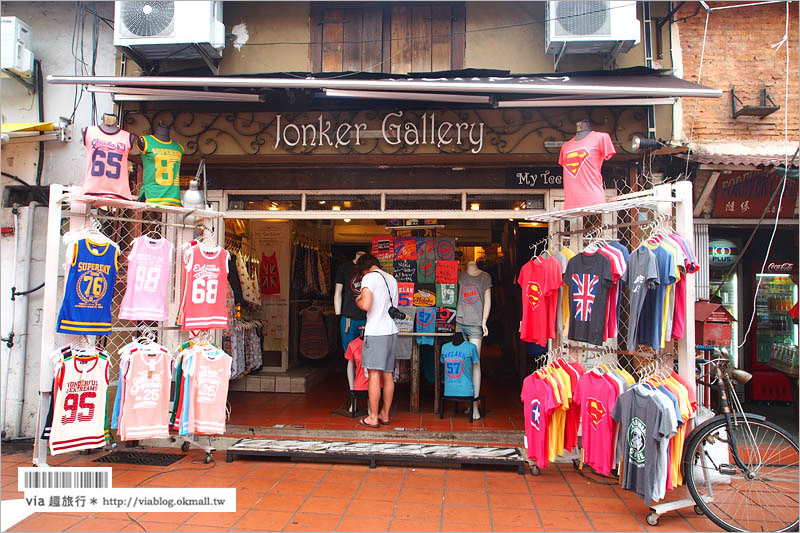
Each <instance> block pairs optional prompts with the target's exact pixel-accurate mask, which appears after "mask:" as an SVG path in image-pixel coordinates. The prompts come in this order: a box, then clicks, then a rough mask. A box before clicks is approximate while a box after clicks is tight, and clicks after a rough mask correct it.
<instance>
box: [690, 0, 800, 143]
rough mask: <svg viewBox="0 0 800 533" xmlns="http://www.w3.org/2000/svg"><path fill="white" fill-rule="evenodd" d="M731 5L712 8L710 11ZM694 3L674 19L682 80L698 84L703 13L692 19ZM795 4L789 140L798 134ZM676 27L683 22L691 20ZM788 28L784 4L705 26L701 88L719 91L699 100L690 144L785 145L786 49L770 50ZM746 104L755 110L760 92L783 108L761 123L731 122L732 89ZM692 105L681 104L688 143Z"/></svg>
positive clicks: (742, 11) (793, 11) (736, 12)
mask: <svg viewBox="0 0 800 533" xmlns="http://www.w3.org/2000/svg"><path fill="white" fill-rule="evenodd" d="M727 4H730V3H728V2H726V3H722V2H713V3H711V6H712V7H719V6H721V5H727ZM696 5H697V4H696V3H695V2H687V3H686V5H684V6H683V7H682V8H681V9H680V11H678V13H677V14H676V15H675V17H676V20H678V24H679V34H680V41H681V48H682V51H683V71H684V78H685V79H687V80H689V81H697V75H698V68H699V66H700V53H701V50H702V46H703V26H704V24H705V17H706V12H705V10H704V9H703V8H702V7H701V8H700V11H699V12H698V13H697V15H695V16H691V15H692V14H693V13H694V12H695V8H696ZM797 10H798V4H797V3H796V2H793V3H792V4H791V5H790V7H789V73H790V74H789V139H790V141H791V140H794V141H795V142H796V141H797V138H798V134H797V131H798V130H797V128H798V63H797V58H798V56H797V53H798V34H797V29H798V28H797V26H798V19H797ZM689 16H691V18H688V19H687V20H686V21H680V19H681V18H682V17H689ZM785 24H786V6H785V4H770V5H765V6H756V7H742V8H736V9H726V10H723V11H715V12H712V13H711V15H710V17H709V21H708V34H707V38H706V50H705V57H704V60H703V73H702V79H701V83H702V84H704V85H709V86H711V87H715V88H717V89H720V90H722V91H723V94H722V97H720V98H718V99H700V100H699V101H698V104H697V115H696V118H695V124H694V135H693V139H692V140H693V141H694V142H702V141H707V140H728V141H732V142H737V141H762V142H765V141H771V142H775V141H783V135H784V109H783V105H784V96H785V92H784V87H785V75H786V74H785V71H786V48H785V46H786V45H785V44H784V46H783V47H781V48H780V50H778V51H776V50H775V49H773V48H771V47H770V45H772V44H774V43H777V42H779V41H780V40H781V39H782V38H783V34H784V29H785ZM732 86H734V87H736V96H738V97H739V98H741V99H742V101H743V102H744V103H745V104H749V105H758V102H759V94H760V93H759V91H760V90H761V88H762V87H765V86H766V87H767V92H768V93H769V95H770V96H771V97H772V99H773V100H774V101H775V103H776V104H777V105H779V106H781V109H780V110H778V111H777V112H775V113H773V114H772V115H769V116H768V117H766V118H764V119H758V118H756V117H740V118H738V119H735V120H734V118H733V111H732V106H731V98H732V97H731V87H732ZM694 110H695V102H694V99H691V98H686V99H684V102H683V137H684V139H688V138H689V132H690V129H691V126H692V117H693V115H694Z"/></svg>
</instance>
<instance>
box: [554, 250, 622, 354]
mask: <svg viewBox="0 0 800 533" xmlns="http://www.w3.org/2000/svg"><path fill="white" fill-rule="evenodd" d="M564 283H565V284H566V285H567V287H566V289H567V290H568V291H569V293H568V294H569V339H570V340H573V341H582V342H588V343H590V344H594V345H597V346H599V345H601V344H603V333H604V332H605V327H606V300H607V299H608V289H609V288H610V287H611V262H610V261H609V260H608V258H607V257H606V256H604V255H602V254H599V253H598V254H585V253H580V254H578V255H576V256H575V257H573V258H572V259H570V260H569V263H567V270H566V272H564Z"/></svg>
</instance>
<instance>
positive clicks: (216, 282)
mask: <svg viewBox="0 0 800 533" xmlns="http://www.w3.org/2000/svg"><path fill="white" fill-rule="evenodd" d="M228 258H229V254H228V251H227V250H225V249H224V248H222V247H221V246H218V247H215V248H211V249H204V248H203V246H202V245H196V246H192V247H191V248H189V249H188V250H187V251H186V253H185V254H184V271H183V274H184V277H183V279H184V281H183V294H182V298H181V301H182V306H181V312H180V325H181V329H183V330H184V331H187V330H194V329H227V327H228V312H227V308H226V304H225V296H226V294H227V291H228Z"/></svg>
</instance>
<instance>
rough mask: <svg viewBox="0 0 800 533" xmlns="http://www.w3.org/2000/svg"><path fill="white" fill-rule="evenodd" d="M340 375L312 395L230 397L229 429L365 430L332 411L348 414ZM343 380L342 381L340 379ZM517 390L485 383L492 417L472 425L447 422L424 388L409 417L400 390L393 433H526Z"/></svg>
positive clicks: (460, 417)
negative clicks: (398, 430)
mask: <svg viewBox="0 0 800 533" xmlns="http://www.w3.org/2000/svg"><path fill="white" fill-rule="evenodd" d="M336 377H339V376H338V375H335V376H332V377H331V379H329V380H328V381H326V382H325V383H323V384H320V385H318V386H317V387H315V388H314V389H312V391H311V392H310V393H308V394H290V393H277V392H276V393H260V392H238V391H236V392H233V391H232V392H230V393H229V394H228V400H229V401H230V404H231V419H230V424H231V425H234V426H250V427H272V426H274V425H277V424H280V425H290V426H300V427H303V428H306V429H340V430H341V429H359V428H361V429H363V427H361V426H359V425H358V420H359V418H360V417H358V418H348V417H346V416H342V415H340V414H336V413H335V412H334V411H337V410H340V409H341V410H344V409H345V408H346V403H347V399H346V394H347V392H346V389H345V387H343V386H342V383H341V380H340V379H336ZM342 379H344V378H342ZM518 389H519V387H518V386H517V385H516V384H511V383H505V382H502V381H501V382H491V381H487V384H486V385H485V386H484V388H483V390H481V393H482V394H484V395H485V396H486V402H487V404H486V405H487V407H488V413H487V415H486V417H484V418H482V419H481V420H476V421H474V422H473V423H470V421H469V419H468V418H467V415H466V414H464V413H462V412H461V411H463V410H464V409H466V404H461V410H460V411H459V412H458V413H457V414H455V415H454V414H453V407H452V405H448V408H447V409H446V410H445V416H444V418H443V419H440V418H439V415H437V414H434V413H433V388H432V387H430V386H427V387H424V388H423V391H422V398H421V413H410V412H409V410H408V409H409V394H410V393H409V389H408V386H407V385H399V386H398V387H397V389H396V393H395V403H394V406H393V416H392V425H391V427H393V428H395V427H402V428H407V429H417V430H418V429H426V430H428V431H484V430H506V431H511V430H519V429H521V428H522V427H523V414H522V407H521V404H520V401H519V394H518V393H514V391H515V390H518ZM358 407H359V410H365V409H366V400H359V401H358Z"/></svg>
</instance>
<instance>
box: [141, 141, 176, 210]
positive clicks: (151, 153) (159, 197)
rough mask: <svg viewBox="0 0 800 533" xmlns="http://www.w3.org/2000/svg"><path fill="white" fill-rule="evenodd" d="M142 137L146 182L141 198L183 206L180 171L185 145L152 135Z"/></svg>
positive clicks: (152, 201) (162, 203) (153, 202)
mask: <svg viewBox="0 0 800 533" xmlns="http://www.w3.org/2000/svg"><path fill="white" fill-rule="evenodd" d="M142 139H143V140H144V150H142V165H143V166H144V172H143V179H144V184H143V186H142V192H141V193H139V199H141V198H142V196H144V197H145V198H146V202H147V203H148V204H160V205H174V206H178V207H181V196H180V171H181V158H182V157H183V146H181V145H180V144H179V143H177V142H175V141H173V140H170V141H169V142H163V141H160V140H158V139H157V138H156V137H153V136H152V135H148V136H146V137H142Z"/></svg>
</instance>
